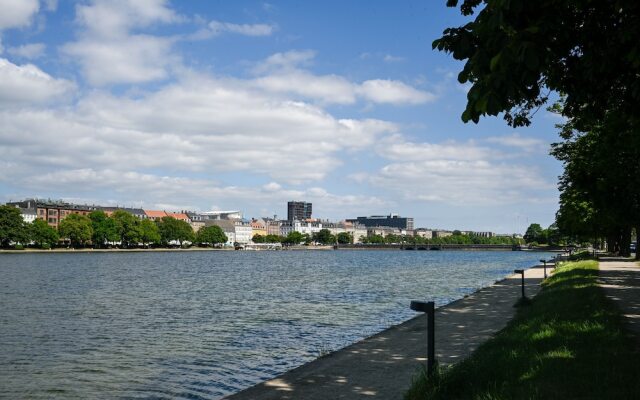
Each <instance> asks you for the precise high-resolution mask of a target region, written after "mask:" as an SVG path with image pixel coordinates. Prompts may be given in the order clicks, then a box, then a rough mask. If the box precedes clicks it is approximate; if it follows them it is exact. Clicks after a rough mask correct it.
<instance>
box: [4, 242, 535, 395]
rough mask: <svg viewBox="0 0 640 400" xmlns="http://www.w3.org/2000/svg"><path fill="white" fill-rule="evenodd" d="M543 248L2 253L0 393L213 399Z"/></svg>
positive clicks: (474, 284)
mask: <svg viewBox="0 0 640 400" xmlns="http://www.w3.org/2000/svg"><path fill="white" fill-rule="evenodd" d="M544 256H545V255H543V254H529V253H520V252H446V251H440V252H416V251H414V252H401V251H396V252H392V251H388V252H375V251H358V252H348V251H337V252H197V253H196V252H194V253H133V254H132V253H126V254H123V253H106V254H105V253H100V254H20V255H6V254H5V255H0V272H1V273H2V276H3V279H2V281H1V282H0V382H2V385H0V397H2V398H5V397H6V398H23V397H29V398H35V399H49V398H122V399H217V398H220V397H222V396H224V395H227V394H229V393H233V392H236V391H238V390H240V389H243V388H246V387H248V386H251V385H253V384H255V383H257V382H260V381H262V380H265V379H269V378H271V377H273V376H275V375H277V374H279V373H282V372H284V371H286V370H288V369H291V368H294V367H296V366H299V365H301V364H303V363H305V362H308V361H310V360H313V359H314V358H316V357H318V356H319V355H320V354H321V353H323V352H326V351H330V350H335V349H339V348H341V347H344V346H346V345H348V344H350V343H352V342H354V341H356V340H359V339H362V338H364V337H366V336H369V335H371V334H374V333H376V332H379V331H380V330H382V329H385V328H387V327H389V326H391V325H394V324H397V323H399V322H402V321H404V320H406V319H408V318H410V317H412V316H413V315H414V314H413V312H412V311H410V310H409V309H408V307H407V304H408V302H409V300H411V299H435V300H436V301H437V303H438V304H444V303H447V302H449V301H451V300H453V299H456V298H460V297H462V296H463V295H465V294H467V293H470V292H472V291H474V290H476V289H477V288H480V287H483V286H486V285H488V284H490V283H492V282H493V281H495V280H496V279H499V278H501V277H502V276H504V275H506V274H508V273H509V272H510V271H512V270H513V269H514V268H516V267H527V266H530V265H532V264H533V263H534V262H535V261H536V260H537V259H539V258H540V257H544Z"/></svg>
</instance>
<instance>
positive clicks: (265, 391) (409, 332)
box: [229, 266, 550, 400]
mask: <svg viewBox="0 0 640 400" xmlns="http://www.w3.org/2000/svg"><path fill="white" fill-rule="evenodd" d="M549 271H550V269H549V268H548V272H549ZM542 276H543V268H542V267H541V266H539V267H535V268H530V269H528V270H527V271H526V273H525V285H526V289H525V290H526V295H527V296H529V297H532V296H534V295H535V294H536V293H537V292H538V290H539V288H540V285H539V284H540V282H541V280H542ZM519 296H520V275H519V274H518V275H512V276H510V277H508V278H506V279H504V280H502V281H500V282H498V283H496V284H494V285H492V286H489V287H487V288H484V289H482V290H480V291H478V292H476V293H474V294H472V295H470V296H468V297H466V298H464V299H461V300H458V301H455V302H453V303H451V304H448V305H446V306H444V307H441V308H438V309H437V310H436V315H435V329H436V338H435V341H436V358H437V360H438V362H439V363H440V364H441V365H447V364H452V363H455V362H457V361H459V360H461V359H463V358H465V357H467V356H468V355H469V354H470V353H471V352H472V351H473V350H474V349H476V348H477V347H478V345H480V344H481V343H483V342H484V341H486V340H487V339H489V338H490V337H491V336H492V335H493V334H494V333H496V332H497V331H499V330H500V329H502V328H503V327H504V326H505V325H506V323H507V322H508V321H509V320H510V319H511V318H512V317H513V315H514V313H515V308H514V307H513V304H514V303H515V301H516V300H517V299H518V297H519ZM427 300H428V299H427ZM407 307H409V305H408V304H407ZM426 325H427V321H426V317H425V316H424V315H422V316H418V317H416V318H413V319H411V320H409V321H407V322H405V323H403V324H401V325H398V326H395V327H392V328H390V329H387V330H385V331H383V332H381V333H379V334H377V335H375V336H372V337H369V338H367V339H365V340H362V341H360V342H358V343H355V344H353V345H351V346H348V347H345V348H344V349H342V350H339V351H337V352H334V353H331V354H329V355H328V356H326V357H322V358H320V359H318V360H315V361H312V362H310V363H308V364H305V365H303V366H301V367H299V368H296V369H294V370H291V371H289V372H287V373H285V374H283V375H280V376H279V377H277V378H275V379H272V380H270V381H267V382H264V383H261V384H258V385H256V386H253V387H251V388H249V389H246V390H244V391H242V392H240V393H238V394H235V395H232V396H230V397H229V399H230V400H244V399H255V400H272V399H305V400H315V399H318V400H320V399H321V400H325V399H361V398H362V399H385V400H393V399H402V397H403V394H404V392H405V391H406V389H408V388H409V385H410V383H411V377H412V376H413V375H414V373H415V372H416V370H417V369H418V368H419V366H420V365H421V364H422V365H424V364H425V361H426Z"/></svg>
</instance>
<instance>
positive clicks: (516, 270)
mask: <svg viewBox="0 0 640 400" xmlns="http://www.w3.org/2000/svg"><path fill="white" fill-rule="evenodd" d="M513 272H514V273H515V274H520V275H521V276H522V298H523V299H524V270H523V269H514V270H513Z"/></svg>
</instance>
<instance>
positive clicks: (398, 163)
mask: <svg viewBox="0 0 640 400" xmlns="http://www.w3.org/2000/svg"><path fill="white" fill-rule="evenodd" d="M378 153H379V154H380V155H382V156H383V157H385V158H387V159H389V160H392V161H393V162H392V163H390V164H387V165H385V166H384V167H382V168H381V169H380V170H379V171H377V172H376V173H373V174H364V173H359V174H353V176H352V179H354V180H356V181H364V180H366V181H368V182H370V183H372V184H373V185H375V186H378V187H381V188H384V189H387V190H389V191H391V192H393V193H398V194H400V195H401V196H402V197H403V198H404V199H405V200H417V201H427V202H440V203H446V204H448V205H464V206H470V205H497V204H507V203H518V202H532V201H538V200H539V199H541V198H547V197H549V192H550V191H552V190H554V189H555V185H554V184H553V183H551V182H548V181H546V180H545V179H544V178H543V177H542V175H541V173H540V171H538V170H537V169H536V168H533V167H530V166H526V165H523V164H513V163H506V162H504V160H502V158H503V155H502V154H501V153H497V152H493V151H492V150H490V149H488V148H486V147H482V146H478V145H477V144H475V143H474V142H466V143H456V142H447V143H443V144H439V143H412V142H405V141H403V140H402V138H401V137H399V136H397V135H396V136H393V137H392V138H390V139H387V140H385V141H383V142H382V143H381V145H380V146H379V147H378Z"/></svg>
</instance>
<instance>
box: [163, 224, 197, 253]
mask: <svg viewBox="0 0 640 400" xmlns="http://www.w3.org/2000/svg"><path fill="white" fill-rule="evenodd" d="M158 228H159V230H160V238H161V239H162V242H163V243H165V244H169V243H170V242H172V241H177V242H178V243H179V244H180V246H182V243H183V242H185V241H188V242H192V241H193V240H194V234H193V229H192V228H191V225H189V224H188V223H187V222H185V221H182V220H179V219H175V218H173V217H162V220H161V221H160V222H159V223H158Z"/></svg>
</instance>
